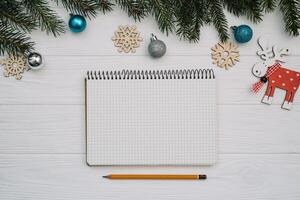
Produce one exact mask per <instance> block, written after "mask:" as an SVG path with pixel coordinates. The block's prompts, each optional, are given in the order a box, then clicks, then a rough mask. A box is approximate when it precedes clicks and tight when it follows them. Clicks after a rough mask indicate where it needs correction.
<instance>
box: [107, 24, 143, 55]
mask: <svg viewBox="0 0 300 200" xmlns="http://www.w3.org/2000/svg"><path fill="white" fill-rule="evenodd" d="M111 40H112V41H114V44H115V46H116V47H118V51H119V52H120V53H121V52H125V53H129V52H131V53H135V51H136V48H138V47H139V46H140V42H141V41H143V39H142V38H141V37H140V32H139V31H138V30H137V27H136V26H128V25H126V26H119V28H118V30H117V31H115V34H114V36H113V37H112V38H111Z"/></svg>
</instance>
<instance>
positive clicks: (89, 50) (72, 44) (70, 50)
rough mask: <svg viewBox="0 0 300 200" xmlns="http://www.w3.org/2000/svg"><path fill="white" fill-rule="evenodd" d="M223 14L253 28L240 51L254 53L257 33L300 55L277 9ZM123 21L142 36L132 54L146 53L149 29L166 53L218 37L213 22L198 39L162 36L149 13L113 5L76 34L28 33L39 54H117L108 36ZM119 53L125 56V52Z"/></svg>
mask: <svg viewBox="0 0 300 200" xmlns="http://www.w3.org/2000/svg"><path fill="white" fill-rule="evenodd" d="M57 10H58V13H59V15H60V16H61V17H62V18H63V20H64V21H66V22H67V21H68V19H69V13H68V12H66V10H64V9H62V8H58V9H57ZM226 15H227V19H228V22H229V26H234V25H240V24H245V23H246V24H249V25H250V26H251V27H252V28H253V31H254V36H253V39H252V40H251V41H250V42H249V43H247V44H240V45H239V46H240V52H241V54H242V55H255V53H256V51H257V50H258V45H257V43H256V39H257V38H258V37H259V36H265V37H267V38H269V40H270V42H271V43H270V44H277V45H278V47H279V48H283V47H290V48H292V47H294V48H292V49H291V50H292V52H293V54H294V55H300V49H299V48H296V47H297V46H299V45H300V38H299V37H298V38H292V37H290V36H288V34H287V33H285V31H284V22H283V20H282V15H281V14H280V12H278V11H276V12H274V13H272V14H267V15H266V16H264V21H263V22H262V23H259V24H253V23H251V22H250V21H249V20H247V19H245V18H244V17H239V18H238V17H235V16H233V15H232V14H229V13H227V12H226ZM126 24H128V25H134V24H135V25H137V27H138V30H139V31H140V32H141V36H142V37H143V39H144V41H143V42H142V43H141V46H140V48H138V49H137V52H136V53H135V54H134V55H148V53H147V46H148V44H149V41H150V34H151V33H154V34H156V35H157V36H158V38H160V39H161V40H163V41H164V42H165V43H166V45H167V48H168V50H167V55H209V54H210V48H211V47H213V46H214V45H215V44H216V43H217V42H218V41H219V38H218V33H217V31H216V30H215V28H214V27H213V26H205V27H203V28H202V29H201V36H200V37H201V38H200V41H199V43H189V42H187V41H180V39H179V37H178V36H176V35H175V34H170V35H169V36H166V35H164V34H163V33H161V32H160V30H159V29H158V26H157V24H156V22H155V20H154V19H153V18H152V17H147V18H146V19H144V20H142V22H141V23H139V22H137V23H136V22H134V20H133V19H132V18H129V17H128V16H127V14H126V13H125V12H123V11H121V10H120V9H119V8H117V7H115V10H114V11H113V12H110V13H107V14H106V15H101V14H100V15H99V16H98V17H97V18H96V19H94V20H91V21H90V20H88V26H87V28H86V30H85V31H84V32H82V33H80V34H74V33H72V32H70V31H68V30H67V31H66V33H65V34H64V35H62V36H60V37H58V38H54V37H53V36H48V37H47V36H46V34H45V33H42V32H41V31H35V32H33V33H32V37H33V39H34V40H35V41H36V43H37V45H36V47H37V50H38V51H39V52H41V53H42V54H43V55H79V56H82V55H106V56H107V55H120V54H119V53H118V52H117V50H116V48H115V47H114V45H113V42H112V41H111V37H112V36H113V33H114V31H115V30H116V29H117V27H118V26H119V25H126ZM121 55H124V56H126V55H127V54H121Z"/></svg>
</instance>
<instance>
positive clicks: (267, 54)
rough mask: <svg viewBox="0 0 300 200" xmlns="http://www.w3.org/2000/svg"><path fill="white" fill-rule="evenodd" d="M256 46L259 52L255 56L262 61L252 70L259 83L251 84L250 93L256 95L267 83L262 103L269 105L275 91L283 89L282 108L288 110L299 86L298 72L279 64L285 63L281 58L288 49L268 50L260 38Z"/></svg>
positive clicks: (299, 75) (273, 48)
mask: <svg viewBox="0 0 300 200" xmlns="http://www.w3.org/2000/svg"><path fill="white" fill-rule="evenodd" d="M258 44H259V46H260V47H261V50H260V51H257V54H258V55H259V56H260V57H261V59H262V60H264V61H263V62H259V63H256V64H255V65H254V66H253V68H252V73H253V74H254V76H256V77H258V78H260V81H259V82H257V83H255V84H253V86H252V91H253V92H254V93H257V92H258V91H259V90H260V89H261V88H262V86H263V85H264V83H266V82H268V86H267V89H266V92H265V95H264V97H263V99H262V103H265V104H271V103H272V100H273V96H274V92H275V89H276V88H280V89H283V90H285V91H286V95H285V98H284V102H283V104H282V108H283V109H287V110H290V109H291V106H292V103H293V100H294V96H295V93H296V91H297V89H298V87H299V84H300V72H296V71H293V70H290V69H287V68H284V67H282V65H281V63H284V62H285V59H284V58H283V57H282V56H284V55H288V54H289V49H281V50H280V51H278V49H277V46H276V45H274V46H273V47H272V48H271V49H270V48H268V47H266V45H265V43H264V41H263V39H262V38H259V39H258Z"/></svg>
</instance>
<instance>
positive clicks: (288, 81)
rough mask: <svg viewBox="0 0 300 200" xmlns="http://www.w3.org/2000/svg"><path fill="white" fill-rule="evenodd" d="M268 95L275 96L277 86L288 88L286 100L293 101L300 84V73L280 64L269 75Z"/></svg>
mask: <svg viewBox="0 0 300 200" xmlns="http://www.w3.org/2000/svg"><path fill="white" fill-rule="evenodd" d="M268 81H269V83H268V88H267V90H266V94H265V95H267V96H271V97H272V96H273V95H274V91H275V88H276V87H277V88H280V89H283V90H286V92H287V94H286V97H285V100H286V101H288V102H293V99H294V95H295V93H296V91H297V89H298V87H299V84H300V73H299V72H296V71H293V70H290V69H286V68H284V67H282V66H280V67H279V68H278V69H277V70H276V71H275V72H273V73H272V74H271V75H270V76H269V77H268Z"/></svg>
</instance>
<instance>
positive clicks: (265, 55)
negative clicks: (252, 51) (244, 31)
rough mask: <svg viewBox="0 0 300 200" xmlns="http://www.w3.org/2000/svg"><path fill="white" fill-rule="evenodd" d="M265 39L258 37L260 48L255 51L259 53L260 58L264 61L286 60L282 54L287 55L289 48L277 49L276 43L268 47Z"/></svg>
mask: <svg viewBox="0 0 300 200" xmlns="http://www.w3.org/2000/svg"><path fill="white" fill-rule="evenodd" d="M265 41H266V40H265V39H264V38H263V37H260V38H258V45H259V46H260V48H261V50H259V51H257V55H259V56H260V58H261V59H263V60H265V61H269V60H275V61H277V62H285V61H286V60H285V58H283V57H282V56H286V55H288V54H289V49H287V48H283V49H281V50H280V51H278V49H277V45H274V46H273V47H272V48H269V47H268V44H267V43H266V42H265Z"/></svg>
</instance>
